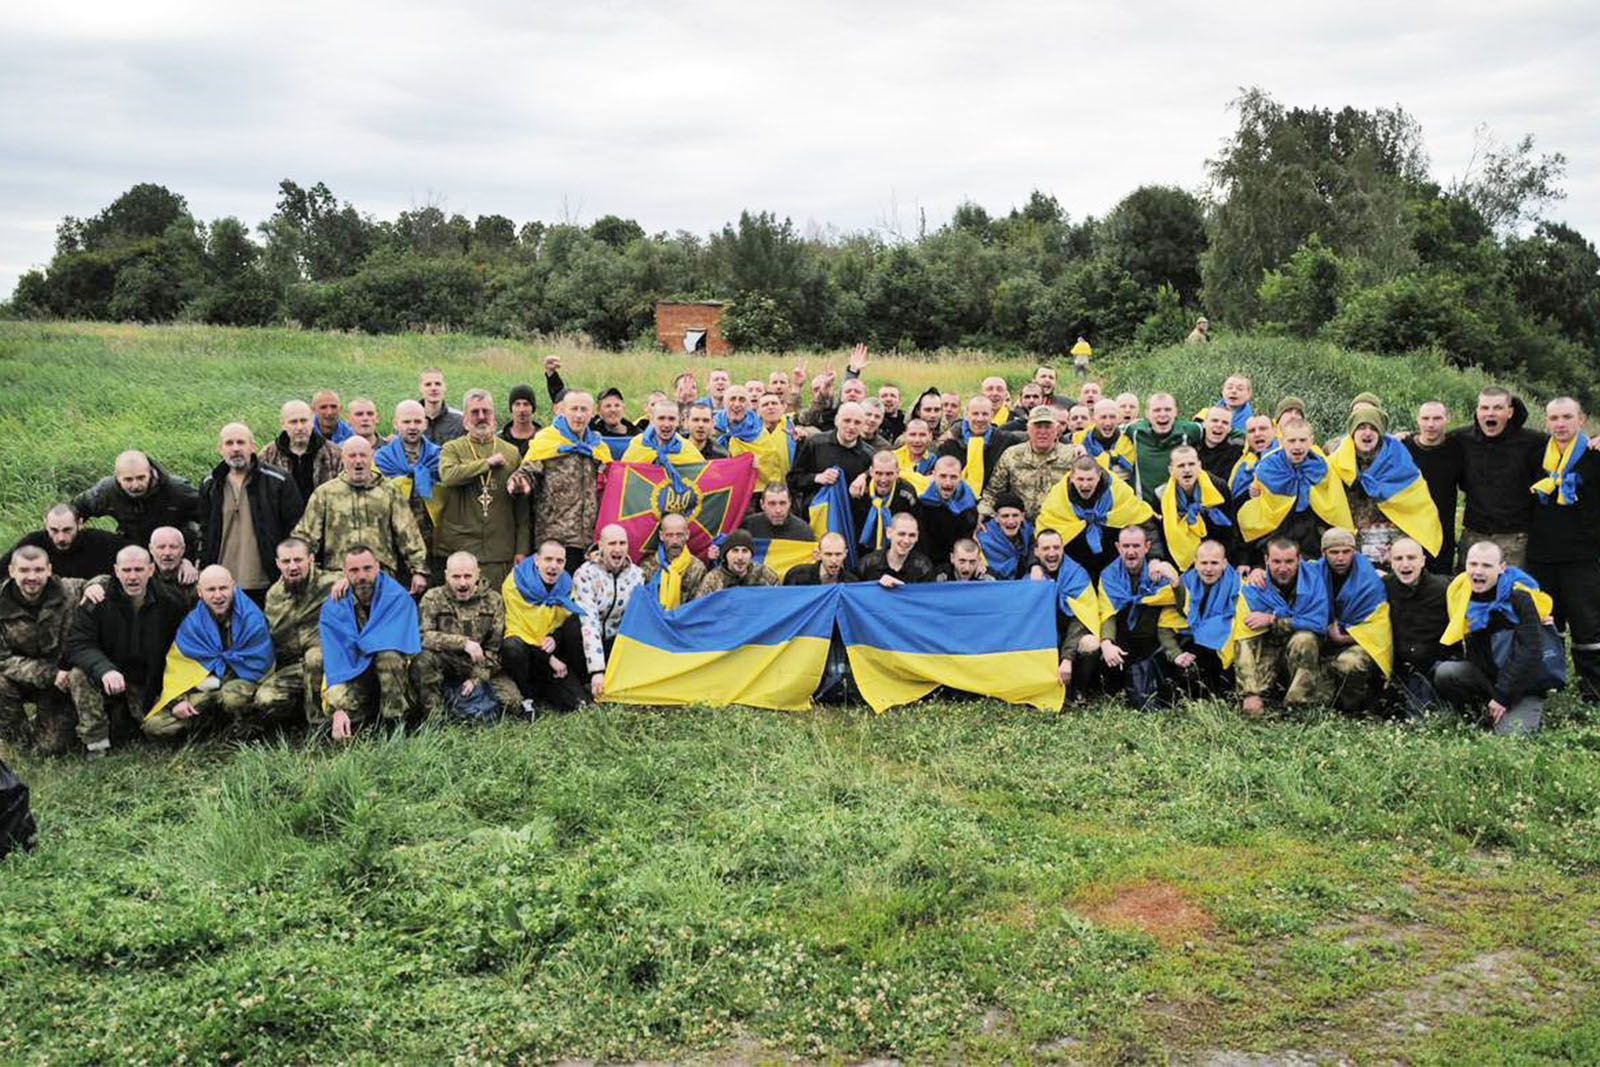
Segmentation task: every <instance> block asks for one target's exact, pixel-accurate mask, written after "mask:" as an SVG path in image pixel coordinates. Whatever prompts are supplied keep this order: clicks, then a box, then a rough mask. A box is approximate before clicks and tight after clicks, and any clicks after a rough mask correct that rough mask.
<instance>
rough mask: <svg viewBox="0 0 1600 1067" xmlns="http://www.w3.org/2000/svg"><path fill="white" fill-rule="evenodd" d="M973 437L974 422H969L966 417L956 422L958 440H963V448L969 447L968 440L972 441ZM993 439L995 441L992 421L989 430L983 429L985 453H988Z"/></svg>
mask: <svg viewBox="0 0 1600 1067" xmlns="http://www.w3.org/2000/svg"><path fill="white" fill-rule="evenodd" d="M971 439H972V424H971V423H969V422H967V420H966V419H962V420H961V421H960V422H958V423H956V440H958V441H960V442H961V447H962V448H966V447H967V442H968V441H970V440H971ZM993 441H994V424H993V423H990V424H989V428H988V429H987V430H985V431H983V451H984V453H985V454H987V453H988V451H989V445H990V444H991V443H992V442H993ZM963 462H965V461H964V460H963Z"/></svg>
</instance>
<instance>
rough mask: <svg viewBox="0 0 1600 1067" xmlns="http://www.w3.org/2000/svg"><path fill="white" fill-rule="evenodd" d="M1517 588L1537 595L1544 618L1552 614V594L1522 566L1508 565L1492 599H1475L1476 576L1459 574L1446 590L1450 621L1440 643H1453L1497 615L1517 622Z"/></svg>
mask: <svg viewBox="0 0 1600 1067" xmlns="http://www.w3.org/2000/svg"><path fill="white" fill-rule="evenodd" d="M1517 589H1521V590H1522V591H1523V592H1525V593H1527V594H1528V595H1529V596H1531V597H1533V606H1534V607H1535V608H1537V609H1538V610H1539V617H1540V618H1541V619H1546V618H1549V617H1550V612H1551V610H1552V608H1553V606H1554V601H1552V600H1551V599H1550V594H1549V593H1546V592H1545V591H1544V590H1542V589H1540V588H1539V583H1538V582H1536V581H1535V580H1534V578H1533V576H1532V575H1531V574H1529V573H1528V572H1527V571H1525V570H1523V569H1522V568H1521V567H1507V568H1506V569H1505V571H1504V572H1502V573H1501V575H1500V581H1499V582H1498V583H1497V584H1496V585H1495V589H1494V596H1493V597H1492V598H1490V599H1488V600H1474V599H1472V579H1471V578H1470V577H1469V576H1467V575H1466V574H1458V575H1456V576H1455V577H1454V578H1453V579H1451V581H1450V588H1449V589H1448V590H1447V591H1446V592H1445V608H1446V612H1447V617H1448V620H1449V621H1448V622H1446V623H1445V628H1444V636H1443V637H1440V638H1439V643H1440V644H1441V645H1453V644H1455V643H1457V642H1458V641H1460V640H1462V639H1463V638H1464V637H1466V636H1467V635H1468V634H1470V633H1473V632H1474V631H1477V630H1482V629H1483V628H1484V627H1486V626H1488V625H1489V622H1490V620H1491V619H1492V618H1493V617H1494V616H1496V615H1499V616H1500V617H1501V618H1503V619H1505V620H1506V621H1507V622H1511V623H1515V622H1516V621H1517V609H1516V607H1515V606H1514V605H1513V604H1512V603H1511V594H1512V592H1513V591H1514V590H1517Z"/></svg>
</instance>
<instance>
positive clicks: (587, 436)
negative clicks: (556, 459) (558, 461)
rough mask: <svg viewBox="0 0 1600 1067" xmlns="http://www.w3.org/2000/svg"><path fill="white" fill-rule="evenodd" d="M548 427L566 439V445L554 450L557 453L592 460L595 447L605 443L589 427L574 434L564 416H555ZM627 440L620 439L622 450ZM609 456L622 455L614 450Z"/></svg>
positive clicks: (625, 446) (625, 447) (603, 439)
mask: <svg viewBox="0 0 1600 1067" xmlns="http://www.w3.org/2000/svg"><path fill="white" fill-rule="evenodd" d="M550 425H551V426H553V427H555V429H557V430H559V431H560V432H561V436H562V437H564V438H565V439H566V443H565V444H563V445H561V446H560V447H559V448H557V449H556V451H557V452H560V453H563V454H565V453H567V452H576V453H577V454H578V455H580V456H589V457H591V458H593V456H594V450H595V446H597V445H603V444H605V443H606V441H605V438H603V437H601V436H600V435H599V434H598V433H596V432H595V431H594V429H593V427H590V426H585V427H584V428H583V432H582V433H581V434H580V433H574V432H573V431H572V424H571V423H570V422H568V421H567V417H566V416H565V415H557V416H556V417H555V420H554V421H553V422H551V423H550ZM629 440H631V438H627V437H624V438H622V441H623V442H624V444H623V446H622V447H623V449H624V450H626V449H627V447H628V446H627V444H626V442H627V441H629ZM611 454H612V455H613V456H620V455H622V453H621V452H618V451H615V450H612V452H611Z"/></svg>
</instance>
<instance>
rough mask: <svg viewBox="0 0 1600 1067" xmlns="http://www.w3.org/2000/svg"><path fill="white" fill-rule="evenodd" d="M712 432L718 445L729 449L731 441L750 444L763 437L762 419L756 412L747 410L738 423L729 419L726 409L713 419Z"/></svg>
mask: <svg viewBox="0 0 1600 1067" xmlns="http://www.w3.org/2000/svg"><path fill="white" fill-rule="evenodd" d="M711 432H712V433H714V434H716V436H717V444H719V445H721V446H722V447H723V448H727V447H728V444H729V442H730V441H743V442H745V443H749V442H751V441H754V440H755V439H756V438H758V437H760V436H761V417H760V416H759V415H757V414H756V413H755V412H754V411H749V410H747V411H746V412H745V413H744V416H743V417H742V418H740V419H739V420H738V421H736V422H735V421H732V420H730V419H729V418H728V412H727V410H726V409H724V410H722V411H719V412H717V413H716V414H715V415H714V416H712V418H711Z"/></svg>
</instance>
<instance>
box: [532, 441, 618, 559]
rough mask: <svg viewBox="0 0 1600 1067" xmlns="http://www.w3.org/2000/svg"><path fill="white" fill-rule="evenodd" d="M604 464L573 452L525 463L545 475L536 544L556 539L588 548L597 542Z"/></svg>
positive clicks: (535, 518) (535, 522)
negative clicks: (596, 527)
mask: <svg viewBox="0 0 1600 1067" xmlns="http://www.w3.org/2000/svg"><path fill="white" fill-rule="evenodd" d="M601 466H602V464H601V463H600V461H599V460H597V459H591V458H590V457H588V456H579V455H572V454H568V455H564V456H556V457H554V458H552V459H546V460H538V461H535V462H531V463H524V464H523V465H522V470H523V471H524V472H525V473H530V474H532V475H535V476H538V477H541V478H542V484H541V486H540V488H539V496H538V500H537V502H536V503H535V504H534V506H533V534H534V540H533V542H532V543H533V544H538V543H539V542H540V541H545V540H553V541H560V542H561V543H562V544H563V545H566V546H567V547H568V548H588V547H589V546H590V545H591V544H593V543H594V527H595V522H596V520H597V519H599V517H600V490H599V475H600V469H601Z"/></svg>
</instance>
